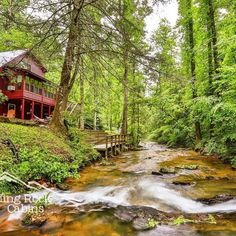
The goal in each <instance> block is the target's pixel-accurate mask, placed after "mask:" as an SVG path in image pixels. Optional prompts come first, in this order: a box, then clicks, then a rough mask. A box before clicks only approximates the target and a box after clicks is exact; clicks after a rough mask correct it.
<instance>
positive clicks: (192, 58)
mask: <svg viewBox="0 0 236 236" xmlns="http://www.w3.org/2000/svg"><path fill="white" fill-rule="evenodd" d="M189 6H192V0H189ZM190 11H192V8H190ZM188 33H189V35H188V38H189V46H190V52H189V54H190V64H191V83H192V98H193V99H195V98H196V97H197V89H196V61H195V52H194V50H195V43H194V29H193V17H192V13H191V14H190V15H189V19H188ZM194 125H195V138H196V144H198V143H199V142H200V141H201V138H202V137H201V136H202V135H201V125H200V122H199V121H195V124H194Z"/></svg>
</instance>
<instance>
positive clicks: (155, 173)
mask: <svg viewBox="0 0 236 236" xmlns="http://www.w3.org/2000/svg"><path fill="white" fill-rule="evenodd" d="M152 175H160V176H163V174H162V173H160V172H158V171H152Z"/></svg>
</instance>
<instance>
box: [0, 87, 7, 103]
mask: <svg viewBox="0 0 236 236" xmlns="http://www.w3.org/2000/svg"><path fill="white" fill-rule="evenodd" d="M6 100H7V97H6V96H5V95H4V94H2V91H1V90H0V104H1V103H3V102H5V101H6Z"/></svg>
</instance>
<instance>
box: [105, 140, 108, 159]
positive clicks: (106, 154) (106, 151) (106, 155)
mask: <svg viewBox="0 0 236 236" xmlns="http://www.w3.org/2000/svg"><path fill="white" fill-rule="evenodd" d="M108 138H109V136H106V150H105V158H106V159H107V158H108Z"/></svg>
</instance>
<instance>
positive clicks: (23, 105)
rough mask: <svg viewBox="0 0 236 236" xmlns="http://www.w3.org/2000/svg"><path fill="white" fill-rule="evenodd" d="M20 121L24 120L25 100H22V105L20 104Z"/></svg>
mask: <svg viewBox="0 0 236 236" xmlns="http://www.w3.org/2000/svg"><path fill="white" fill-rule="evenodd" d="M21 119H22V120H24V119H25V99H24V98H23V99H22V103H21Z"/></svg>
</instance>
